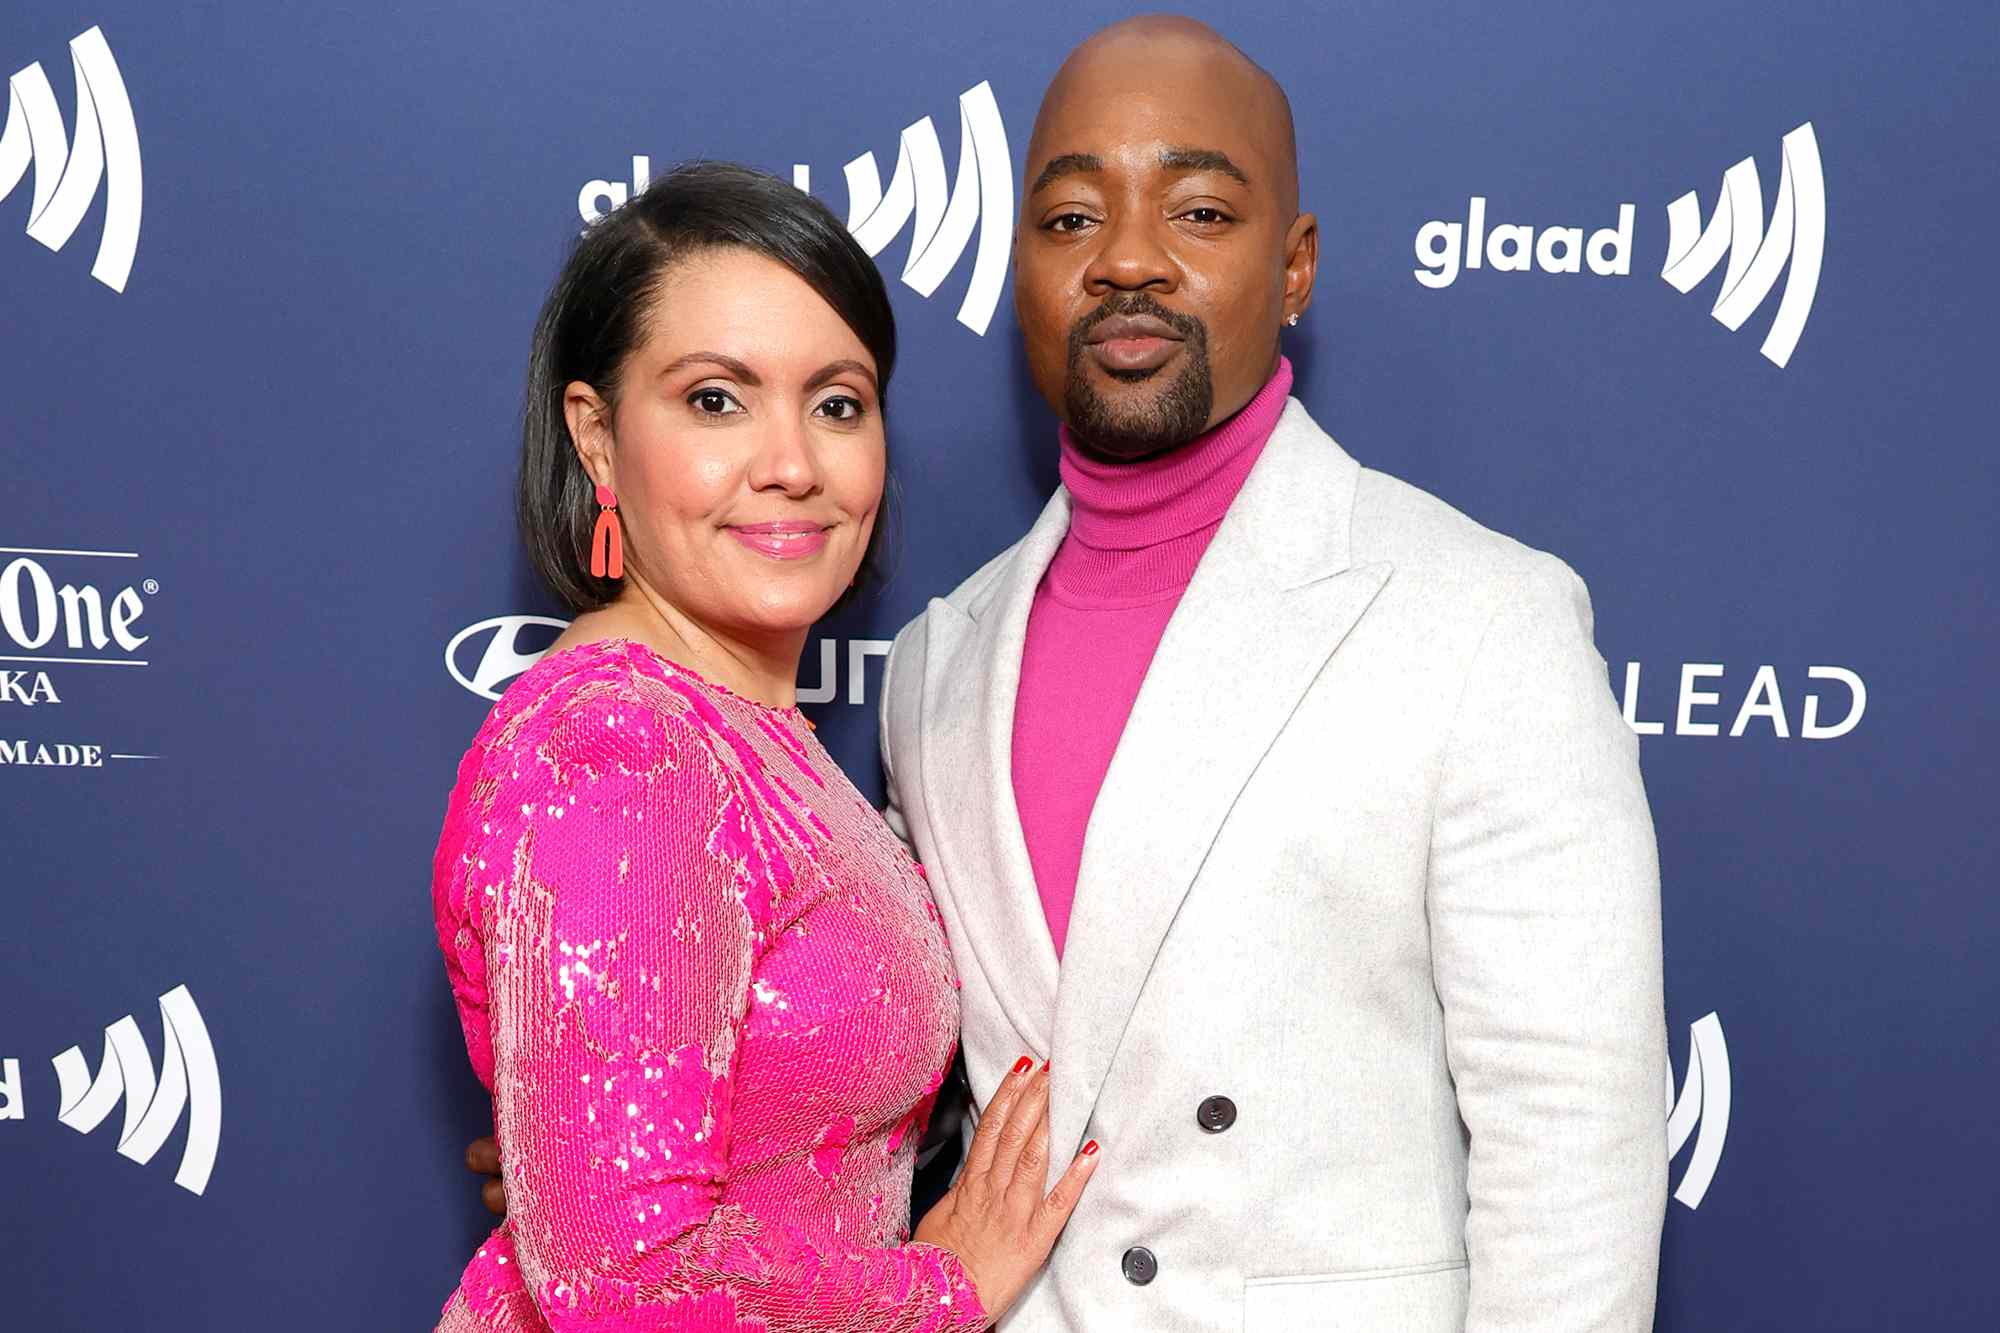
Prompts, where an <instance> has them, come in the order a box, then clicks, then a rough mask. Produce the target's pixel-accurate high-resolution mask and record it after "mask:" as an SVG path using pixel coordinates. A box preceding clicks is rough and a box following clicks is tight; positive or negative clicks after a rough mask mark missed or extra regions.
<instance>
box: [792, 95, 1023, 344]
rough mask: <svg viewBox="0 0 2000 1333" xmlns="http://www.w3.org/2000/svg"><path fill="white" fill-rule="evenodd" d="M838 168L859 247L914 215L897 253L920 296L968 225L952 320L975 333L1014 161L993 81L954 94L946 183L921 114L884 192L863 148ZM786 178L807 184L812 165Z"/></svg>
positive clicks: (1000, 276) (999, 277)
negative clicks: (970, 246)
mask: <svg viewBox="0 0 2000 1333" xmlns="http://www.w3.org/2000/svg"><path fill="white" fill-rule="evenodd" d="M845 171H846V176H847V229H848V230H849V231H851V232H853V233H854V239H855V240H857V241H859V242H860V243H861V248H862V249H864V250H866V251H867V252H868V253H869V254H871V255H879V254H881V253H882V251H883V250H885V249H887V248H888V246H889V242H891V241H893V240H895V239H896V236H897V234H898V233H899V232H901V231H902V230H903V224H904V223H906V222H908V221H909V220H910V217H911V215H912V214H913V213H914V214H915V215H916V224H915V226H914V227H913V228H912V230H911V235H910V254H909V258H908V259H906V260H905V261H904V262H903V283H904V285H905V286H908V287H913V288H915V289H916V290H917V291H918V292H919V293H921V294H922V295H924V296H929V295H930V294H931V293H932V292H934V291H936V290H937V289H938V285H939V284H940V283H942V282H943V281H944V279H945V275H946V274H948V273H950V272H951V270H952V266H953V265H955V264H957V263H958V260H959V257H960V256H961V255H963V254H964V253H965V247H966V245H967V243H968V242H970V241H971V239H972V232H973V228H974V226H975V225H976V226H977V227H978V230H979V247H978V249H977V251H976V252H975V254H974V258H973V261H972V283H971V285H970V286H969V287H967V288H966V292H965V300H964V301H963V302H962V303H961V304H960V305H959V307H958V322H959V323H961V324H963V325H965V327H966V328H968V329H971V330H972V331H973V332H974V333H977V334H981V335H984V334H985V332H986V327H987V325H988V324H990V323H991V322H992V320H993V311H994V310H995V309H996V308H997V307H998V306H999V304H1000V288H1001V286H1002V284H1003V283H1005V281H1006V278H1007V258H1008V255H1009V254H1010V253H1011V247H1012V245H1013V237H1014V167H1013V161H1012V159H1011V157H1010V156H1009V154H1008V151H1007V129H1006V126H1005V125H1003V124H1002V123H1001V121H1000V106H999V104H998V103H997V102H995V101H994V100H993V85H992V84H990V83H984V82H982V83H980V84H979V85H978V86H977V87H974V88H969V89H967V90H966V91H965V92H964V93H962V94H960V95H959V99H958V179H957V182H956V184H954V185H953V187H952V188H951V191H950V192H949V193H947V192H946V190H945V184H944V150H943V149H942V148H940V147H939V145H938V136H937V129H936V127H935V126H933V125H932V124H931V118H930V117H929V116H925V117H924V118H923V119H922V120H919V121H917V122H916V123H914V124H912V125H910V126H909V127H908V128H906V129H905V130H904V131H903V139H902V144H901V146H900V147H899V148H898V150H897V154H896V174H895V175H894V176H892V177H890V179H889V190H888V192H887V193H886V194H885V193H883V190H882V177H881V174H880V173H879V172H878V171H877V170H876V167H875V154H873V153H863V154H862V155H861V156H859V157H857V158H855V159H853V160H852V161H850V162H849V163H848V164H847V166H846V169H845ZM792 184H794V185H796V186H798V187H799V188H800V189H801V190H808V191H809V190H811V189H812V168H810V167H808V166H806V165H805V164H803V163H801V164H799V165H796V166H794V167H793V168H792Z"/></svg>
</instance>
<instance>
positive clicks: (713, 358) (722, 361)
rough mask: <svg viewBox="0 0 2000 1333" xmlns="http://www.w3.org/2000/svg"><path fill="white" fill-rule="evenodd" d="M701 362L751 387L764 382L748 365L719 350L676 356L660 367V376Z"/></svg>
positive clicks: (662, 377)
mask: <svg viewBox="0 0 2000 1333" xmlns="http://www.w3.org/2000/svg"><path fill="white" fill-rule="evenodd" d="M703 362H706V363H708V364H709V365H714V366H720V367H722V369H723V370H725V371H727V372H728V373H729V377H730V378H731V379H735V380H741V381H742V382H743V383H745V384H748V385H750V386H751V387H752V388H757V387H759V386H761V385H762V384H763V383H764V381H763V379H762V378H761V377H759V376H758V374H757V372H756V371H754V370H752V369H750V367H748V366H746V365H744V364H743V363H742V362H741V361H738V360H737V359H736V358H735V357H733V356H724V355H723V354H722V353H720V352H689V353H688V354H687V355H686V356H677V357H675V358H674V359H673V360H671V361H669V362H667V364H666V365H664V366H661V367H660V378H661V379H665V378H666V377H667V376H669V375H672V374H674V373H675V372H677V371H682V370H686V369H687V368H688V367H689V366H693V365H699V364H701V363H703Z"/></svg>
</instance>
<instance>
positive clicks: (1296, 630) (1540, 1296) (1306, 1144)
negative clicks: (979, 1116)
mask: <svg viewBox="0 0 2000 1333" xmlns="http://www.w3.org/2000/svg"><path fill="white" fill-rule="evenodd" d="M1068 525H1069V500H1068V497H1067V496H1066V495H1065V494H1064V493H1062V492H1060V491H1058V492H1057V493H1056V495H1055V496H1054V498H1053V499H1051V500H1050V501H1049V504H1048V507H1047V508H1046V509H1045V510H1044V511H1043V512H1042V515H1041V518H1040V519H1039V520H1038V521H1037V522H1036V523H1035V526H1034V527H1033V529H1032V530H1030V531H1029V533H1028V535H1027V536H1026V537H1025V538H1023V539H1022V540H1021V541H1020V542H1018V543H1017V544H1016V545H1014V546H1013V547H1011V548H1010V549H1009V550H1007V551H1006V552H1004V553H1003V554H1001V555H1000V556H999V557H998V558H996V559H995V560H993V561H992V562H991V563H989V564H988V565H986V566H985V567H984V568H983V569H981V570H980V571H979V572H978V573H976V574H974V575H973V576H972V577H971V578H970V579H968V580H966V581H965V583H964V584H963V585H961V586H960V587H959V588H958V589H957V590H956V591H955V592H953V593H952V594H951V595H950V596H949V597H946V598H942V599H938V600H933V601H932V602H931V603H930V606H929V609H928V610H927V611H926V612H925V614H924V615H922V616H921V617H919V618H918V619H917V620H915V621H913V622H912V623H911V624H910V625H908V626H907V627H906V628H905V629H904V630H903V631H902V633H901V634H900V635H899V636H898V637H897V639H896V645H895V649H894V651H893V652H892V653H891V654H890V657H889V663H888V670H887V675H886V678H885V683H884V687H883V707H882V755H883V764H884V768H885V770H886V771H887V774H888V781H889V810H888V817H889V819H890V822H891V824H892V825H893V826H894V827H895V829H896V831H897V832H898V834H899V835H901V836H902V837H903V838H904V839H905V841H907V842H909V843H910V844H911V845H912V846H913V847H914V848H915V850H916V852H917V854H918V856H919V858H920V859H921V860H922V861H923V862H924V863H925V865H926V867H927V868H928V871H929V875H930V882H931V886H932V888H933V889H934V890H935V891H936V894H937V900H938V906H939V908H940V909H941V910H942V912H943V914H944V919H945V924H946V928H947V930H948V931H949V933H950V936H951V941H952V948H953V950H954V951H955V953H956V956H957V960H958V965H959V968H960V971H961V973H962V975H963V978H964V990H963V1000H964V1015H965V1017H964V1022H965V1028H964V1038H963V1040H964V1049H965V1055H966V1062H967V1067H968V1070H969V1073H970V1077H971V1082H972V1090H973V1095H974V1098H975V1099H976V1100H977V1101H978V1102H979V1103H981V1104H983V1103H984V1102H985V1101H986V1099H987V1098H989V1097H990V1096H991V1095H992V1093H993V1090H994V1088H995V1087H996V1086H997V1084H998V1083H999V1081H1000V1078H1001V1077H1002V1075H1003V1074H1004V1073H1005V1072H1006V1070H1007V1069H1008V1067H1009V1066H1010V1065H1011V1064H1012V1063H1013V1062H1014V1060H1016V1059H1017V1058H1018V1057H1019V1056H1021V1055H1023V1054H1026V1053H1034V1054H1037V1055H1042V1056H1045V1057H1047V1058H1048V1059H1050V1060H1051V1062H1052V1071H1053V1073H1052V1078H1053V1085H1052V1086H1053V1094H1052V1095H1053V1102H1052V1106H1051V1125H1052V1141H1051V1151H1052V1161H1051V1163H1050V1168H1049V1169H1050V1180H1051V1183H1053V1181H1054V1179H1055V1177H1056V1176H1057V1175H1058V1174H1059V1173H1060V1172H1061V1170H1062V1168H1063V1167H1064V1166H1066V1165H1067V1163H1068V1159H1069V1157H1070V1155H1071V1154H1072V1153H1074V1152H1075V1151H1076V1150H1077V1149H1078V1148H1079V1147H1080V1146H1081V1145H1082V1144H1083V1142H1084V1141H1085V1140H1086V1139H1088V1138H1093V1137H1094V1138H1097V1139H1100V1140H1101V1141H1102V1142H1103V1153H1104V1157H1103V1162H1102V1164H1101V1165H1100V1166H1099V1168H1098V1170H1097V1173H1096V1176H1095V1178H1094V1179H1093V1180H1092V1182H1091V1184H1090V1186H1089V1188H1088V1190H1087V1191H1086V1192H1085V1194H1084V1197H1083V1202H1082V1204H1081V1206H1080V1207H1079V1208H1078V1209H1077V1211H1076V1214H1075V1216H1074V1217H1073V1218H1072V1219H1071V1222H1070V1224H1069V1229H1068V1230H1067V1232H1066V1233H1065V1234H1064V1236H1063V1239H1062V1240H1061V1242H1060V1243H1059V1244H1058V1245H1057V1247H1056V1251H1055V1254H1054V1256H1053V1258H1052V1259H1051V1261H1050V1263H1049V1266H1048V1267H1047V1268H1046V1269H1045V1270H1044V1271H1043V1273H1042V1274H1041V1275H1040V1276H1039V1277H1037V1278H1036V1279H1035V1282H1034V1284H1033V1285H1032V1286H1031V1287H1030V1288H1029V1289H1028V1291H1027V1292H1026V1293H1025V1294H1024V1295H1023V1297H1022V1299H1021V1300H1020V1302H1019V1303H1018V1304H1017V1305H1016V1306H1015V1307H1014V1309H1013V1310H1012V1311H1011V1312H1010V1313H1009V1315H1008V1316H1007V1318H1006V1319H1005V1320H1004V1322H1003V1328H1004V1329H1006V1330H1007V1331H1008V1333H1030V1331H1032V1333H1041V1331H1042V1330H1050V1331H1054V1330H1065V1331H1066V1333H1125V1331H1126V1330H1188V1331H1189V1333H1193V1331H1194V1330H1203V1331H1204V1333H1221V1330H1229V1331H1230V1333H1237V1330H1243V1333H1266V1331H1269V1333H1313V1331H1315V1330H1325V1331H1326V1333H1334V1331H1335V1330H1338V1333H1357V1331H1366V1333H1447V1330H1449V1331H1451V1333H1458V1331H1459V1330H1464V1331H1465V1333H1501V1330H1523V1331H1525V1330H1535V1331H1536V1333H1569V1331H1571V1330H1575V1331H1577V1333H1581V1330H1586V1329H1590V1330H1620V1331H1621V1333H1622V1331H1628V1330H1629V1331H1632V1333H1637V1331H1638V1330H1644V1329H1650V1328H1651V1327H1652V1317H1653V1295H1654V1286H1655V1281H1656V1275H1657V1267H1658V1261H1659V1239H1660V1228H1661V1224H1662V1221H1663V1218H1664V1213H1665V1208H1666V1090H1667V1086H1668V1075H1667V1066H1666V1029H1665V1021H1664V1006H1663V1000H1662V987H1661V976H1660V895H1659V870H1658V863H1657V859H1656V855H1655V850H1654V843H1653V828H1652V821H1651V817H1650V815H1649V814H1648V812H1647V808H1646V797H1645V791H1644V789H1643V787H1642V785H1641V783H1640V778H1639V765H1638V744H1637V740H1636V738H1635V737H1634V736H1633V735H1632V732H1631V730H1630V729H1629V728H1628V727H1627V726H1626V725H1625V723H1624V721H1623V720H1622V718H1621V717H1620V715H1619V712H1618V709H1617V706H1616V705H1615V703H1614V702H1613V700H1612V696H1611V692H1610V689H1609V683H1608V681H1607V679H1606V674H1605V669H1604V661H1603V659H1602V658H1601V657H1599V656H1598V654H1597V651H1596V649H1595V648H1594V647H1593V645H1592V642H1591V618H1590V603H1589V598H1588V595H1587V594H1586V593H1585V591H1584V588H1583V585H1582V583H1581V582H1580V581H1579V580H1578V579H1577V578H1576V576H1575V575H1574V574H1572V573H1571V572H1570V571H1569V569H1568V568H1567V567H1566V566H1565V565H1563V564H1562V562H1560V561H1559V560H1556V559H1555V558H1553V557H1551V556H1548V555H1544V554H1541V553H1539V552H1536V551H1533V550H1530V549H1529V548H1527V547H1525V546H1522V545H1520V544H1519V543H1517V542H1514V541H1512V540H1510V539H1508V538H1506V537H1503V536H1500V535H1498V534H1496V533H1493V532H1490V531H1488V530H1486V529H1484V528H1482V527H1480V526H1479V525H1478V524H1476V523H1474V522H1472V521H1471V520H1470V519H1468V518H1466V517H1464V516H1463V515H1461V514H1459V513H1457V512H1456V511H1455V510H1453V509H1451V508H1450V507H1448V506H1446V505H1445V504H1443V503H1442V502H1440V501H1438V500H1436V499H1434V498H1432V497H1431V496H1429V495H1426V494H1424V493H1423V492H1421V491H1419V490H1417V489H1415V488H1414V487H1411V486H1408V485H1406V484H1404V483H1402V482H1399V481H1397V480H1395V479H1394V478H1391V477H1388V476H1385V475H1383V474H1382V473H1379V472H1374V471H1370V470H1368V469H1366V468H1363V467H1361V466H1359V465H1358V464H1356V463H1355V462H1354V461H1353V460H1352V459H1350V458H1349V457H1348V456H1347V455H1346V454H1345V453H1344V452H1342V450H1341V449H1340V447H1339V446H1338V445H1337V444H1335V443H1334V442H1333V440H1332V439H1331V438H1329V437H1328V436H1327V435H1326V434H1325V432H1323V431H1321V430H1320V429H1319V427H1318V426H1317V425H1315V424H1314V423H1313V421H1312V419H1311V417H1309V416H1308V415H1307V414H1306V411H1305V409H1304V408H1303V407H1302V406H1301V405H1300V404H1299V403H1298V401H1297V400H1296V399H1294V400H1292V401H1291V402H1289V403H1288V404H1287V405H1286V408H1285V411H1284V415H1283V417H1282V418H1281V419H1280V421H1279V423H1278V427H1277V429H1276V431H1275V433H1274V434H1273V435H1272V437H1271V439H1270V442H1269V443H1268V444H1267V445H1266V446H1265V449H1264V452H1263V455H1262V457H1260V458H1259V460H1258V462H1257V464H1256V467H1255V468H1254V469H1253V470H1252V472H1251V473H1250V476H1249V479H1248V480H1247V482H1245V484H1244V486H1243V489H1242V491H1241V493H1240V494H1239V495H1238V496H1237V498H1236V501H1235V503H1234V504H1233V505H1231V507H1230V509H1229V512H1228V515H1227V516H1226V517H1225V518H1224V520H1223V523H1222V526H1221V528H1220V529H1219V530H1218V531H1217V532H1216V535H1215V538H1214V541H1213V543H1212V544H1211V545H1210V547H1209V549H1208V551H1207V553H1206V555H1205V556H1204V557H1203V559H1202V561H1201V565H1200V567H1199V568H1198V569H1197V570H1196V572H1195V576H1194V581H1193V582H1192V583H1191V584H1190V585H1189V587H1188V589H1187V592H1186V594H1185V595H1184V596H1183V597H1182V599H1181V602H1180V604H1179V606H1178V608H1177V609H1176V610H1175V612H1174V615H1173V619H1172V620H1171V621H1170V622H1169V624H1168V626H1167V629H1166V634H1165V636H1164V637H1163V638H1162V640H1161V642H1160V646H1159V651H1158V654H1157V655H1156V656H1155V658H1154V660H1153V663H1152V666H1151V669H1150V670H1149V671H1148V672H1147V674H1146V678H1145V683H1144V685H1143V686H1142V687H1141V689H1140V691H1139V695H1138V699H1137V701H1136V702H1135V704H1134V706H1133V709H1132V714H1131V719H1130V721H1129V722H1128V723H1127V724H1126V727H1125V731H1124V734H1123V737H1122V739H1121V740H1120V741H1119V744H1118V748H1117V751H1116V754H1115V755H1114V757H1113V759H1112V762H1111V767H1110V770H1109V772H1108V773H1107V774H1106V776H1105V780H1104V786H1103V789H1102V791H1101V792H1100V794H1099V796H1098V798H1097V804H1096V806H1095V808H1094V810H1093V811H1092V813H1091V818H1090V823H1089V828H1088V832H1087V835H1086V837H1085V839H1084V847H1083V860H1082V865H1081V868H1080V870H1079V872H1078V876H1077V886H1076V901H1075V909H1074V915H1073V916H1072V918H1071V922H1070V928H1069V937H1068V945H1067V951H1066V953H1065V955H1064V957H1063V959H1062V962H1061V965H1060V968H1059V967H1058V965H1057V960H1056V955H1055V951H1054V947H1053V945H1052V943H1051V941H1050V937H1049V932H1048V926H1047V924H1046V921H1045V919H1044V917H1043V914H1042V907H1041V901H1040V898H1039V896H1038V894H1037V892H1036V888H1035V882H1034V876H1033V871H1032V869H1031V868H1030V865H1029V862H1028V855H1027V850H1026V846H1025V844H1024V843H1023V840H1022V836H1021V828H1020V821H1019V816H1018V813H1017V811H1016V808H1015V804H1014V792H1013V784H1012V778H1011V772H1010V748H1011V737H1012V733H1013V717H1014V697H1015V690H1016V687H1017V684H1018V682H1019V679H1020V670H1021V648H1022V642H1023V640H1024V638H1025V635H1026V631H1027V622H1028V610H1029V607H1030V605H1031V603H1032V601H1033V599H1034V593H1035V587H1036V585H1037V584H1038V583H1039V582H1040V580H1041V577H1042V574H1043V571H1044V570H1045V569H1047V567H1048V564H1049V561H1050V559H1051V558H1052V557H1053V556H1054V554H1055V551H1056V547H1057V546H1058V545H1059V544H1060V543H1061V541H1062V538H1063V534H1064V533H1065V532H1066V531H1067V529H1068ZM1219 1099H1227V1104H1226V1105H1225V1104H1224V1103H1223V1102H1222V1101H1221V1100H1219ZM1219 1125H1221V1126H1224V1127H1221V1128H1218V1126H1219ZM1141 1251H1143V1252H1144V1253H1143V1254H1142V1253H1140V1252H1141ZM1149 1270H1150V1276H1151V1280H1150V1281H1147V1282H1144V1283H1143V1284H1142V1283H1141V1282H1138V1281H1135V1280H1134V1278H1135V1277H1137V1278H1145V1277H1147V1276H1148V1274H1149Z"/></svg>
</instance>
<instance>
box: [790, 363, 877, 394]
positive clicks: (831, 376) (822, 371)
mask: <svg viewBox="0 0 2000 1333" xmlns="http://www.w3.org/2000/svg"><path fill="white" fill-rule="evenodd" d="M850 373H852V374H856V375H860V376H861V377H862V378H863V379H866V380H867V381H868V387H869V388H870V389H874V390H876V391H877V392H880V387H879V386H878V385H877V384H876V382H875V372H874V371H872V370H870V369H869V368H868V367H867V366H865V365H863V364H862V363H861V362H859V361H855V360H853V359H851V358H848V359H844V360H840V361H829V362H827V363H826V364H825V365H823V366H821V367H820V368H819V369H818V370H815V371H814V372H813V373H812V374H811V375H810V376H809V377H807V379H806V392H807V393H811V392H812V391H813V390H814V389H817V388H818V387H819V386H820V385H822V384H825V383H826V382H827V381H829V380H836V379H839V378H840V377H841V376H842V375H846V374H850Z"/></svg>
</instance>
